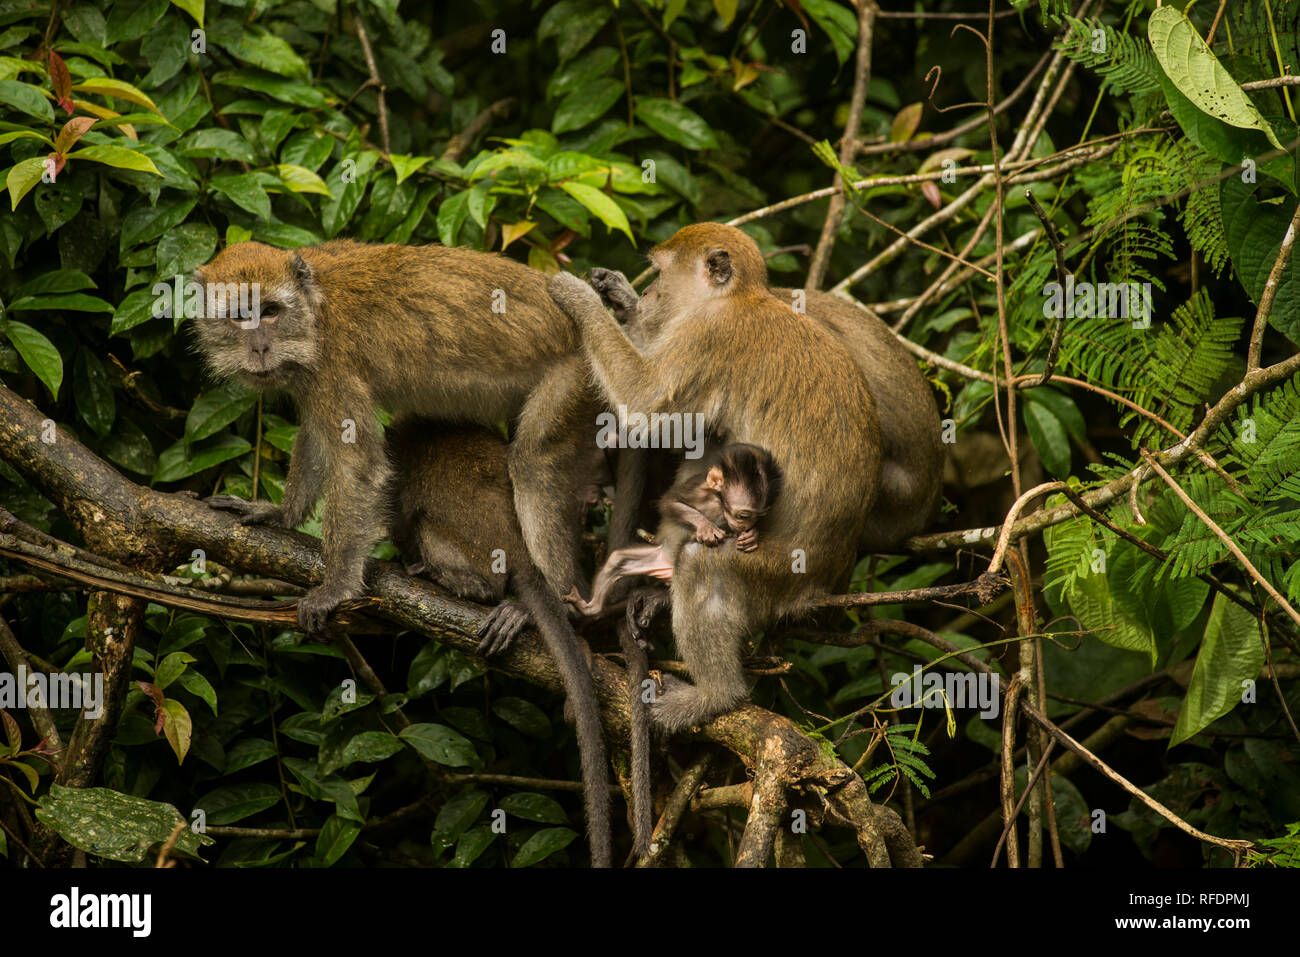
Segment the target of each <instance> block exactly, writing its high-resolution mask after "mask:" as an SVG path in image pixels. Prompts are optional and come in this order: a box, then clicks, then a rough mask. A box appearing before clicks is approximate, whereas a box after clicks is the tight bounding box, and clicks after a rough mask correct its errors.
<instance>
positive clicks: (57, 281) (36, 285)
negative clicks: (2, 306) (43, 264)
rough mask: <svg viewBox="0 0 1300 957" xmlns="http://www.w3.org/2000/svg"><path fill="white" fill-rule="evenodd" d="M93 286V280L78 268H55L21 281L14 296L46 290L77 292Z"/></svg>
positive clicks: (18, 296) (40, 292) (31, 294)
mask: <svg viewBox="0 0 1300 957" xmlns="http://www.w3.org/2000/svg"><path fill="white" fill-rule="evenodd" d="M94 288H95V281H94V280H93V279H91V278H90V277H89V276H87V275H86V274H85V273H84V272H82V271H81V270H79V269H55V270H52V271H50V272H47V273H42V274H41V275H39V276H37V277H36V278H35V279H30V280H28V281H27V282H25V283H23V284H22V285H21V286H19V287H18V291H17V292H15V293H14V297H15V298H21V297H23V296H37V295H40V294H42V293H47V292H79V291H81V290H82V289H94Z"/></svg>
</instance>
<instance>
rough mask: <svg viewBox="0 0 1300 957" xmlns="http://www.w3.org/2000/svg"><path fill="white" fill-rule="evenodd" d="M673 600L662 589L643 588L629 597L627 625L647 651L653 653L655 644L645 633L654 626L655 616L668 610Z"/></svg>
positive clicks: (638, 642)
mask: <svg viewBox="0 0 1300 957" xmlns="http://www.w3.org/2000/svg"><path fill="white" fill-rule="evenodd" d="M671 600H672V598H671V595H670V593H669V592H667V591H666V590H664V589H662V588H641V589H638V590H637V591H634V592H633V593H632V594H631V595H630V596H628V599H627V624H628V627H629V628H630V629H631V630H632V637H634V638H635V639H636V641H637V644H639V645H640V646H641V647H642V648H644V649H645V650H646V651H653V650H654V643H653V642H651V641H650V639H649V638H646V637H644V633H645V632H646V631H647V630H648V629H649V628H650V626H651V625H652V624H654V620H655V616H657V615H658V614H659V612H661V611H663V609H665V608H667V607H668V604H669V602H670V601H671Z"/></svg>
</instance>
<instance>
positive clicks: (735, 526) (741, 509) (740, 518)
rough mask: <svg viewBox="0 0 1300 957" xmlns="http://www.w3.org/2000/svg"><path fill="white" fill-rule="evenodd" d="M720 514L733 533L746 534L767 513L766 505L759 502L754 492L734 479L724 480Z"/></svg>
mask: <svg viewBox="0 0 1300 957" xmlns="http://www.w3.org/2000/svg"><path fill="white" fill-rule="evenodd" d="M721 494H722V514H723V516H724V517H725V518H726V519H727V525H728V526H729V527H730V528H731V530H732V531H734V532H747V531H749V530H750V529H751V528H753V527H754V526H755V525H757V524H758V520H759V519H760V518H762V517H763V515H764V514H765V513H766V512H767V507H766V506H767V503H766V502H763V501H761V500H760V499H759V498H758V497H757V496H756V495H755V494H754V490H753V489H751V488H750V487H749V486H748V485H746V484H744V483H743V482H740V481H737V480H736V479H734V478H728V479H726V480H724V484H723V487H722V493H721Z"/></svg>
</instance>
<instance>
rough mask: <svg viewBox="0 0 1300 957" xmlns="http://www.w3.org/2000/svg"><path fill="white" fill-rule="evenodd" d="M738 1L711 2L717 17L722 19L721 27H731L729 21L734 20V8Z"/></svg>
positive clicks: (714, 0)
mask: <svg viewBox="0 0 1300 957" xmlns="http://www.w3.org/2000/svg"><path fill="white" fill-rule="evenodd" d="M737 6H738V0H713V9H714V10H715V11H716V12H717V14H718V16H719V17H721V18H722V26H723V28H724V29H725V28H726V27H729V26H731V21H732V20H735V19H736V7H737Z"/></svg>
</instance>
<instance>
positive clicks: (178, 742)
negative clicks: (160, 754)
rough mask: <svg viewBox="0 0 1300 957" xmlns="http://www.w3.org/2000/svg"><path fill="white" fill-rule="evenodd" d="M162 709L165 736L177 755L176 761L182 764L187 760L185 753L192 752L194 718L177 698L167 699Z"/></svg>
mask: <svg viewBox="0 0 1300 957" xmlns="http://www.w3.org/2000/svg"><path fill="white" fill-rule="evenodd" d="M162 710H163V736H164V737H165V738H166V739H167V743H168V744H169V745H171V749H172V753H173V754H175V755H176V763H177V764H181V763H183V762H184V761H185V755H187V754H189V753H190V740H191V738H192V737H193V735H194V719H192V718H191V717H190V712H189V710H188V709H187V708H186V707H185V705H183V704H181V703H180V702H179V701H177V700H176V699H175V698H168V699H166V700H165V701H164V702H163V703H162Z"/></svg>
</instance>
